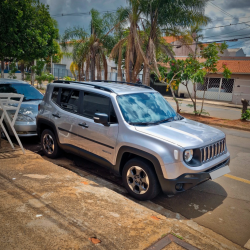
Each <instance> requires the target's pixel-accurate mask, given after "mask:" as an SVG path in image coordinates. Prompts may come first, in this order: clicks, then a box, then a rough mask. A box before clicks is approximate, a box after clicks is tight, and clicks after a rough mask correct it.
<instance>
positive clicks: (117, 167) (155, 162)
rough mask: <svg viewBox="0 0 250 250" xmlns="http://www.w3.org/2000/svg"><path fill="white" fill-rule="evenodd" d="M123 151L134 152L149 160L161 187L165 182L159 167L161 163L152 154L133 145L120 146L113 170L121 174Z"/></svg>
mask: <svg viewBox="0 0 250 250" xmlns="http://www.w3.org/2000/svg"><path fill="white" fill-rule="evenodd" d="M124 153H131V154H135V155H138V156H140V157H142V158H144V159H146V160H148V161H150V162H151V163H152V164H153V167H154V170H155V173H156V175H157V177H158V180H159V183H160V185H161V187H163V185H164V183H165V182H166V179H165V178H164V176H163V172H162V169H161V164H160V162H159V160H158V159H157V158H156V157H155V156H154V155H152V154H150V153H147V152H145V151H142V150H140V149H137V148H133V147H129V146H122V147H120V149H119V151H118V153H117V158H116V164H115V166H114V171H115V173H117V174H119V175H121V171H122V168H121V160H122V156H123V154H124Z"/></svg>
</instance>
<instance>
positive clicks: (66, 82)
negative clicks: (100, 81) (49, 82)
mask: <svg viewBox="0 0 250 250" xmlns="http://www.w3.org/2000/svg"><path fill="white" fill-rule="evenodd" d="M53 83H65V84H70V83H77V84H83V85H87V86H92V87H94V88H95V89H101V90H104V91H107V92H111V93H113V92H114V91H113V90H112V89H110V88H107V87H103V86H97V85H95V84H91V83H86V82H78V81H66V80H55V81H54V82H53Z"/></svg>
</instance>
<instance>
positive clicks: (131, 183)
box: [37, 80, 230, 200]
mask: <svg viewBox="0 0 250 250" xmlns="http://www.w3.org/2000/svg"><path fill="white" fill-rule="evenodd" d="M128 85H131V86H128ZM37 131H38V134H39V136H40V138H41V145H42V148H43V151H44V153H45V155H46V156H47V157H50V158H55V157H57V156H58V155H59V153H60V150H61V149H63V150H65V151H67V152H71V153H74V154H78V155H80V156H83V157H85V158H88V159H90V160H91V161H94V162H96V163H98V164H100V165H103V166H105V167H107V168H108V169H110V170H111V171H113V172H114V173H115V174H116V175H119V176H122V179H123V183H124V186H125V187H126V189H127V191H128V192H129V193H130V195H132V196H133V197H135V198H137V199H139V200H147V199H152V198H154V197H155V196H156V195H157V194H158V193H159V192H160V190H162V191H163V192H164V193H165V194H168V195H172V194H176V193H180V192H183V191H185V190H188V189H190V188H193V187H194V186H196V185H198V184H200V183H203V182H205V181H208V180H209V179H215V178H217V177H219V176H222V175H224V174H226V173H228V172H230V170H229V167H228V165H229V162H230V154H229V152H228V150H227V147H226V140H225V134H224V133H223V132H222V131H220V130H218V129H216V128H213V127H210V126H207V125H205V124H201V123H198V122H195V121H192V120H188V119H185V118H184V117H182V116H180V115H179V114H177V113H176V112H175V110H174V109H173V108H172V107H171V105H170V104H169V103H168V102H167V101H166V100H165V99H164V97H163V96H162V95H161V94H160V93H158V92H157V91H155V90H154V89H152V88H150V87H148V86H144V85H142V84H131V83H125V84H119V83H109V82H105V83H104V82H101V81H100V82H88V83H87V82H86V83H84V82H73V81H63V80H58V81H54V83H51V84H49V85H48V86H47V90H46V94H45V97H44V99H43V101H42V103H41V108H40V110H39V113H38V116H37Z"/></svg>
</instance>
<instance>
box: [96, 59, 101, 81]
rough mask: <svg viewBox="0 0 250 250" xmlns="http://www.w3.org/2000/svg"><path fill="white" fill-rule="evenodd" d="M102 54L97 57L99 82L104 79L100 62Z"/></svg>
mask: <svg viewBox="0 0 250 250" xmlns="http://www.w3.org/2000/svg"><path fill="white" fill-rule="evenodd" d="M100 60H101V58H100V54H97V55H96V70H97V80H101V79H102V74H101V73H102V72H101V62H100Z"/></svg>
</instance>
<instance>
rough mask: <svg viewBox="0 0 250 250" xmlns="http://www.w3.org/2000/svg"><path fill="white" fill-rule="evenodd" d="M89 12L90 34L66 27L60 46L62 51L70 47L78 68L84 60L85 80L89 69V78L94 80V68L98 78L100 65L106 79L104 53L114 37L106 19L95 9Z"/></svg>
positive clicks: (106, 67)
mask: <svg viewBox="0 0 250 250" xmlns="http://www.w3.org/2000/svg"><path fill="white" fill-rule="evenodd" d="M90 13H91V23H90V29H91V32H90V34H89V33H88V32H86V31H85V30H84V29H82V28H79V27H73V28H70V29H67V30H66V31H65V33H64V35H63V36H62V47H63V50H64V51H67V49H68V48H69V47H72V58H73V61H74V63H76V64H77V65H78V68H79V69H81V68H83V64H84V63H85V62H86V79H87V80H88V75H89V71H90V73H91V80H95V69H96V70H97V79H100V78H101V67H103V68H104V75H105V79H107V76H108V65H107V60H106V55H107V54H108V52H109V51H110V50H111V48H112V47H113V45H114V39H113V37H112V36H110V35H109V31H110V25H109V22H108V19H106V18H105V16H102V15H100V13H99V12H98V11H97V10H94V9H92V10H91V11H90ZM79 77H80V74H79Z"/></svg>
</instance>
